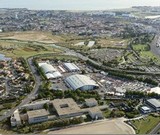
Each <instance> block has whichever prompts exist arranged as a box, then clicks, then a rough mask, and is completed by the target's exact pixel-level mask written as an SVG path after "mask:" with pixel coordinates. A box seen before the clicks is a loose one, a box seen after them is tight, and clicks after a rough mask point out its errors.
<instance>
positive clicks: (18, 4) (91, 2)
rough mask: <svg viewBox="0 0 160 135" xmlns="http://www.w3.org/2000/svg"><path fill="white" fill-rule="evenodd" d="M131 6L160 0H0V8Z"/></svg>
mask: <svg viewBox="0 0 160 135" xmlns="http://www.w3.org/2000/svg"><path fill="white" fill-rule="evenodd" d="M132 6H160V0H0V8H28V9H37V10H40V9H43V10H106V9H117V8H129V7H132Z"/></svg>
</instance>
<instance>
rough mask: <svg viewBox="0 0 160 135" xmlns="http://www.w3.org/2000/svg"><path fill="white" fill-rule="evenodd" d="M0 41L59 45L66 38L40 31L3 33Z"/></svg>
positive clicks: (0, 35)
mask: <svg viewBox="0 0 160 135" xmlns="http://www.w3.org/2000/svg"><path fill="white" fill-rule="evenodd" d="M0 39H17V40H22V41H26V40H27V41H38V42H43V43H57V42H63V41H64V38H63V37H61V36H57V35H52V33H50V32H40V31H26V32H7V33H1V34H0Z"/></svg>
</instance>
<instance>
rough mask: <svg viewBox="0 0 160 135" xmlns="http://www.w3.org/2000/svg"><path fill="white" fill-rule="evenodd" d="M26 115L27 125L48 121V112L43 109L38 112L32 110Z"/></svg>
mask: <svg viewBox="0 0 160 135" xmlns="http://www.w3.org/2000/svg"><path fill="white" fill-rule="evenodd" d="M27 115H28V123H29V124H33V123H39V122H44V121H47V120H48V115H49V112H48V111H46V110H45V109H39V110H33V111H27Z"/></svg>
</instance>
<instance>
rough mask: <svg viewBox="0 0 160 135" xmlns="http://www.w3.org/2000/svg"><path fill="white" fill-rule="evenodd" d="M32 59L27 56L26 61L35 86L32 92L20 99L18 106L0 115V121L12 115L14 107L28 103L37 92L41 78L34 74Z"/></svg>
mask: <svg viewBox="0 0 160 135" xmlns="http://www.w3.org/2000/svg"><path fill="white" fill-rule="evenodd" d="M32 59H33V58H29V59H28V60H27V61H28V64H29V67H30V69H31V72H32V74H33V76H34V78H35V87H34V89H33V90H32V92H31V93H30V94H29V95H28V96H27V97H26V98H25V99H24V100H22V102H21V103H20V104H19V105H18V106H16V107H15V108H13V109H11V110H10V111H9V112H8V113H7V114H6V115H4V116H1V117H0V121H2V120H4V119H5V118H7V117H10V116H11V115H13V113H14V111H15V110H16V109H18V108H20V107H21V106H23V105H25V104H27V103H29V102H30V101H31V100H32V99H33V98H34V97H35V95H36V94H37V91H38V89H39V86H40V85H41V78H40V76H39V75H38V74H36V68H35V66H34V65H33V64H32Z"/></svg>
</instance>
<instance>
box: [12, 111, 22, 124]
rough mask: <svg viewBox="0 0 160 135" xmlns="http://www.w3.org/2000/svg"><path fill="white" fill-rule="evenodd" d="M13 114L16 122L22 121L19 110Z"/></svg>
mask: <svg viewBox="0 0 160 135" xmlns="http://www.w3.org/2000/svg"><path fill="white" fill-rule="evenodd" d="M13 114H14V118H15V119H16V121H20V120H21V118H20V115H19V111H18V109H17V110H15V111H14V113H13Z"/></svg>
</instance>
